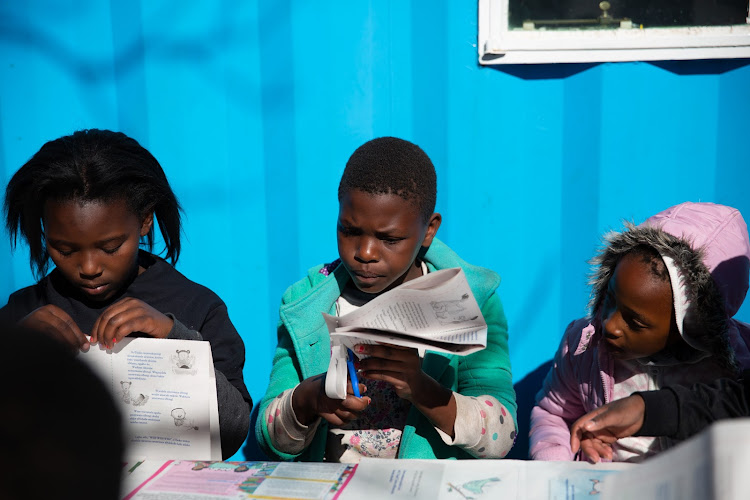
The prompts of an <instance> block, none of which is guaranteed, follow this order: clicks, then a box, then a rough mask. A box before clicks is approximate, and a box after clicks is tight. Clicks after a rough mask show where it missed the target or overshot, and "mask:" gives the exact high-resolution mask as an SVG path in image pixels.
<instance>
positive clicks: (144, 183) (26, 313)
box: [0, 129, 252, 458]
mask: <svg viewBox="0 0 750 500" xmlns="http://www.w3.org/2000/svg"><path fill="white" fill-rule="evenodd" d="M4 210H5V222H6V225H7V228H8V231H9V233H10V237H11V243H12V245H13V247H15V245H16V244H17V241H18V236H19V234H20V236H21V237H22V238H23V239H24V240H25V241H26V242H27V243H28V245H29V250H30V261H31V267H32V270H33V271H34V272H35V274H36V276H37V278H38V279H39V281H38V282H37V283H36V284H35V285H32V286H29V287H27V288H23V289H21V290H19V291H17V292H15V293H13V294H11V296H10V298H9V300H8V304H7V305H6V306H5V307H3V308H2V309H0V320H4V321H10V322H14V323H20V324H21V325H23V326H26V327H28V328H32V329H35V330H41V331H44V332H47V333H48V334H50V335H51V336H53V337H56V338H58V339H59V340H61V341H63V342H64V343H67V344H69V345H70V346H72V347H73V348H74V349H81V350H83V351H85V350H87V349H89V347H90V346H91V345H92V344H97V343H99V344H103V345H105V346H107V347H111V346H113V345H114V344H116V343H117V341H119V340H121V339H122V338H124V337H126V336H129V335H137V336H147V337H153V338H173V339H188V340H206V341H208V342H210V343H211V348H212V351H213V358H214V367H215V370H216V389H217V395H218V400H219V425H220V428H221V447H222V454H223V456H224V457H225V458H226V457H230V456H231V455H233V454H234V453H235V452H236V451H237V450H238V449H239V447H240V446H241V445H242V443H243V442H244V440H245V437H246V435H247V432H248V428H249V424H250V420H249V416H250V408H251V406H252V400H251V398H250V395H249V393H248V391H247V388H246V387H245V382H244V380H243V376H242V368H243V366H244V363H245V347H244V344H243V342H242V339H241V338H240V336H239V334H238V333H237V330H236V329H235V328H234V325H232V322H231V321H230V319H229V315H228V313H227V307H226V305H225V304H224V302H223V301H222V300H221V299H220V298H219V297H218V296H217V295H216V294H215V293H213V292H212V291H211V290H209V289H208V288H205V287H203V286H201V285H198V284H196V283H193V282H192V281H190V280H188V279H187V278H185V277H184V276H183V275H182V274H180V273H179V272H178V271H177V270H176V269H175V268H174V267H172V265H174V264H175V263H176V262H177V259H178V258H179V254H180V226H181V223H180V210H181V208H180V205H179V203H178V201H177V198H176V197H175V195H174V193H173V192H172V188H171V187H170V185H169V182H168V181H167V178H166V176H165V175H164V171H163V170H162V168H161V166H160V165H159V162H158V161H157V160H156V158H154V157H153V156H152V155H151V153H149V152H148V151H147V150H146V149H145V148H143V147H142V146H141V145H140V144H138V142H137V141H135V140H134V139H132V138H130V137H128V136H126V135H125V134H122V133H119V132H112V131H109V130H95V129H92V130H83V131H78V132H75V133H74V134H72V135H69V136H65V137H61V138H59V139H55V140H53V141H50V142H48V143H46V144H45V145H44V146H42V148H41V149H40V150H39V151H38V152H37V153H36V154H35V155H34V156H33V157H32V158H31V159H30V160H29V161H28V162H26V164H25V165H23V166H22V167H21V168H20V169H19V170H18V172H16V173H15V174H14V175H13V177H12V178H11V180H10V182H9V183H8V187H7V189H6V191H5V204H4ZM154 218H156V220H157V222H158V225H159V230H160V232H161V235H162V239H163V240H164V244H165V247H166V255H165V256H166V258H167V259H169V260H170V261H171V263H172V265H170V264H169V263H167V262H166V261H165V260H163V259H161V258H159V257H157V256H156V255H153V254H152V253H151V251H152V249H153V245H154ZM141 245H143V246H144V247H145V248H146V249H147V250H148V251H145V250H142V249H141V248H140V247H141ZM50 259H51V260H52V262H53V263H54V264H55V269H54V270H52V271H51V272H50V273H49V274H47V267H48V264H49V261H50ZM87 335H88V336H90V337H87Z"/></svg>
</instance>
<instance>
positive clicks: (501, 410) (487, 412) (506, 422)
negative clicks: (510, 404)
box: [436, 392, 516, 458]
mask: <svg viewBox="0 0 750 500" xmlns="http://www.w3.org/2000/svg"><path fill="white" fill-rule="evenodd" d="M453 396H454V397H455V398H456V422H455V423H454V425H453V431H454V434H455V437H454V438H453V439H451V437H450V436H448V435H447V434H446V433H444V432H443V431H441V430H440V429H437V428H436V430H437V431H438V433H439V434H440V437H442V438H443V442H445V444H447V445H451V446H458V447H459V448H461V449H463V450H464V451H466V452H467V453H469V454H470V455H472V456H474V457H476V458H502V457H504V456H505V455H507V454H508V452H509V451H510V449H511V448H512V447H513V442H514V441H515V438H516V424H515V423H514V422H513V418H512V417H511V416H510V415H511V414H510V412H509V411H508V410H507V409H506V408H505V407H504V406H503V405H502V404H501V403H500V402H499V401H498V400H497V399H496V398H494V397H492V396H477V397H470V396H464V395H461V394H458V393H457V392H454V393H453Z"/></svg>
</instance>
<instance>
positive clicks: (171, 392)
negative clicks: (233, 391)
mask: <svg viewBox="0 0 750 500" xmlns="http://www.w3.org/2000/svg"><path fill="white" fill-rule="evenodd" d="M79 356H80V358H81V359H82V360H83V361H85V362H86V363H87V364H88V365H89V366H90V367H91V368H92V370H93V371H94V372H95V373H97V374H98V375H99V376H100V377H101V378H102V380H104V383H105V385H108V386H109V387H110V390H111V391H112V394H113V395H114V398H115V401H116V402H117V403H118V404H119V406H120V410H121V414H122V419H123V426H124V431H125V438H126V446H127V448H126V450H127V451H126V453H127V454H128V456H136V457H148V458H164V459H168V458H169V459H192V460H221V441H220V438H219V412H218V401H217V396H216V374H215V373H214V365H213V358H212V356H211V344H209V343H208V342H202V341H195V340H176V339H153V338H130V337H126V338H124V339H122V340H121V341H119V342H118V343H117V344H116V345H115V346H114V347H113V348H112V349H105V348H104V347H102V346H101V345H96V346H91V348H90V349H89V350H88V352H85V353H83V352H82V353H80V354H79Z"/></svg>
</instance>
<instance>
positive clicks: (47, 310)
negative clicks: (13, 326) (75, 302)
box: [18, 304, 89, 352]
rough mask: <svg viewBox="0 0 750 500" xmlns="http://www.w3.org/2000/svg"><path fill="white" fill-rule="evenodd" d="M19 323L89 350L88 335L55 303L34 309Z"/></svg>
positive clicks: (75, 346)
mask: <svg viewBox="0 0 750 500" xmlns="http://www.w3.org/2000/svg"><path fill="white" fill-rule="evenodd" d="M18 324H19V325H21V326H23V327H25V328H29V329H31V330H37V331H40V332H44V333H47V334H49V335H51V336H52V337H54V338H56V339H58V340H60V341H61V342H63V343H65V344H68V345H70V346H72V347H73V348H75V349H80V350H82V351H84V352H86V351H88V350H89V341H88V339H87V338H86V335H84V334H83V332H81V330H80V328H78V325H77V324H76V322H75V321H73V318H71V317H70V316H69V315H68V313H66V312H65V311H63V310H62V309H60V308H59V307H57V306H55V305H52V304H47V305H46V306H42V307H39V308H37V309H34V310H33V311H31V312H30V313H29V314H27V315H26V316H25V317H24V318H23V319H22V320H21V321H19V322H18Z"/></svg>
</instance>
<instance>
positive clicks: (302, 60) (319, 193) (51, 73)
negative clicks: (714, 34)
mask: <svg viewBox="0 0 750 500" xmlns="http://www.w3.org/2000/svg"><path fill="white" fill-rule="evenodd" d="M66 3H68V2H57V1H53V0H49V1H41V0H37V1H26V2H2V4H0V181H2V184H3V185H4V184H5V183H6V182H7V180H8V179H9V178H10V176H11V175H12V174H13V172H15V170H16V169H17V168H18V167H19V166H20V165H22V164H23V163H24V162H25V161H26V160H27V159H28V158H29V157H30V156H31V155H32V154H33V153H34V152H36V151H37V150H38V148H39V147H40V146H41V145H42V144H43V143H44V142H45V141H47V140H50V139H53V138H55V137H58V136H60V135H64V134H69V133H71V132H73V131H74V130H76V129H81V128H91V127H98V128H112V129H118V130H122V131H123V132H125V133H127V134H129V135H132V136H133V137H135V138H136V139H138V140H139V141H140V142H141V143H142V144H143V145H144V146H146V147H147V148H149V149H150V150H151V152H152V153H153V154H154V155H155V156H156V157H157V158H158V159H159V160H160V162H161V163H162V165H163V167H164V168H165V170H166V172H167V175H168V177H169V178H170V180H171V182H172V184H173V187H174V189H175V191H176V192H177V194H178V196H179V197H180V199H181V201H182V203H183V205H184V208H185V212H186V224H185V245H184V250H183V254H182V257H181V259H180V262H179V263H178V269H179V270H180V271H182V272H183V273H184V274H186V275H188V276H189V277H190V278H192V279H193V280H195V281H198V282H200V283H203V284H205V285H207V286H209V287H210V288H212V289H213V290H215V291H216V292H217V293H219V295H221V296H222V298H223V299H224V300H225V301H226V302H227V304H228V306H229V311H230V315H231V317H232V319H233V321H234V322H235V324H236V326H237V328H238V329H239V331H240V332H242V335H243V337H244V339H245V343H246V345H247V348H248V360H249V362H248V363H247V366H246V368H245V375H246V380H247V382H248V386H249V389H250V391H251V393H252V395H253V397H254V398H255V399H256V400H258V399H259V398H260V396H261V395H262V393H263V391H264V389H265V385H266V382H267V377H268V372H269V370H270V359H271V354H272V351H273V347H274V345H275V330H274V326H275V323H276V318H277V305H278V302H279V298H280V296H281V294H282V292H283V291H284V289H285V287H286V286H288V285H289V284H291V283H292V282H293V281H295V280H297V279H298V278H300V277H301V276H302V274H303V273H304V272H305V270H306V269H307V268H308V267H310V266H313V265H314V264H316V263H319V262H322V261H330V260H333V259H334V258H335V257H336V246H335V235H334V231H335V219H336V215H337V208H338V205H337V201H336V188H337V184H338V179H339V176H340V174H341V171H342V169H343V167H344V164H345V163H346V160H347V158H348V156H349V155H350V154H351V152H352V151H353V150H354V149H355V148H356V147H357V146H359V145H360V144H361V143H363V142H365V141H366V140H369V139H371V138H373V137H376V136H382V135H396V136H400V137H403V138H406V139H409V140H412V141H414V142H416V143H417V144H419V145H421V146H422V147H423V148H424V149H425V150H426V151H427V153H428V154H429V155H430V156H431V157H432V159H433V161H434V163H435V165H436V168H437V170H438V178H439V193H438V210H439V211H440V212H442V213H443V216H444V223H443V226H442V227H441V229H440V233H439V237H441V238H442V239H443V240H444V241H446V242H447V243H449V244H450V245H451V246H452V247H453V248H455V249H456V250H457V251H458V252H459V253H460V254H461V255H462V256H464V257H465V258H466V259H467V260H468V261H470V262H472V263H475V264H480V265H484V266H487V267H491V268H493V269H495V270H497V271H498V272H499V273H500V274H501V275H502V276H503V278H504V281H503V284H502V285H501V290H500V291H501V295H502V297H503V301H504V304H505V307H506V312H507V314H508V318H509V322H510V332H511V344H510V345H511V356H512V361H513V370H514V378H515V379H516V380H520V379H521V378H523V377H524V376H525V375H526V374H527V373H529V372H530V371H532V370H533V369H534V368H536V367H537V366H538V365H540V364H541V363H542V362H544V361H545V360H547V359H549V358H550V357H551V356H552V354H553V352H554V350H555V347H556V345H557V342H558V339H559V337H560V335H561V333H562V330H563V328H564V326H565V325H566V324H567V322H568V321H569V320H571V319H572V318H574V317H577V316H580V315H583V314H584V312H585V305H586V301H587V289H586V284H585V281H586V273H587V271H588V266H587V264H586V261H587V259H589V258H590V257H591V256H592V254H593V252H594V249H595V248H596V245H597V243H598V238H599V236H600V234H601V233H602V232H603V231H605V230H607V229H609V228H618V227H620V224H621V220H622V219H629V220H634V221H636V222H640V221H642V220H643V219H644V218H645V217H647V216H648V215H650V214H653V213H655V212H657V211H659V210H662V209H664V208H666V207H667V206H669V205H672V204H676V203H679V202H681V201H685V200H694V201H697V200H701V201H714V202H719V203H725V204H730V205H733V206H736V207H737V208H739V209H740V210H741V211H743V212H744V213H746V214H750V198H749V197H747V196H743V193H744V191H745V186H746V185H747V184H748V181H750V168H748V167H749V166H750V165H749V162H748V150H747V133H748V132H747V131H748V128H747V123H748V122H747V120H748V117H749V116H750V93H748V89H750V67H748V66H747V63H748V62H749V61H739V62H737V61H728V62H727V61H697V62H684V63H660V64H646V63H619V64H599V65H564V66H555V65H546V66H533V67H500V68H489V67H480V66H479V65H478V64H477V51H476V46H475V45H476V35H477V33H476V31H477V11H476V2H472V1H465V2H430V1H424V0H423V1H414V2H400V1H370V2H333V1H332V2H307V1H293V0H276V1H263V2H260V1H255V2H253V1H223V2H214V1H211V2H209V1H205V2H177V1H160V2H150V1H124V0H111V1H110V2H101V1H93V0H90V1H78V2H70V5H64V4H66ZM71 6H74V8H72V7H71ZM0 277H1V278H0V297H2V299H0V302H4V300H5V297H6V296H7V295H8V294H9V293H10V292H12V291H13V290H15V289H17V288H19V287H22V286H25V285H28V284H30V283H32V277H31V274H30V271H29V269H28V260H27V254H26V249H25V248H24V247H23V246H22V247H21V248H19V250H17V251H16V252H15V254H13V255H11V252H10V247H9V244H8V242H7V237H6V236H5V233H3V238H2V240H1V241H0ZM748 311H750V309H748V307H745V308H744V310H743V311H741V312H740V314H739V317H741V318H742V317H744V318H748V317H749V316H750V315H748V314H747V312H748Z"/></svg>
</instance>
